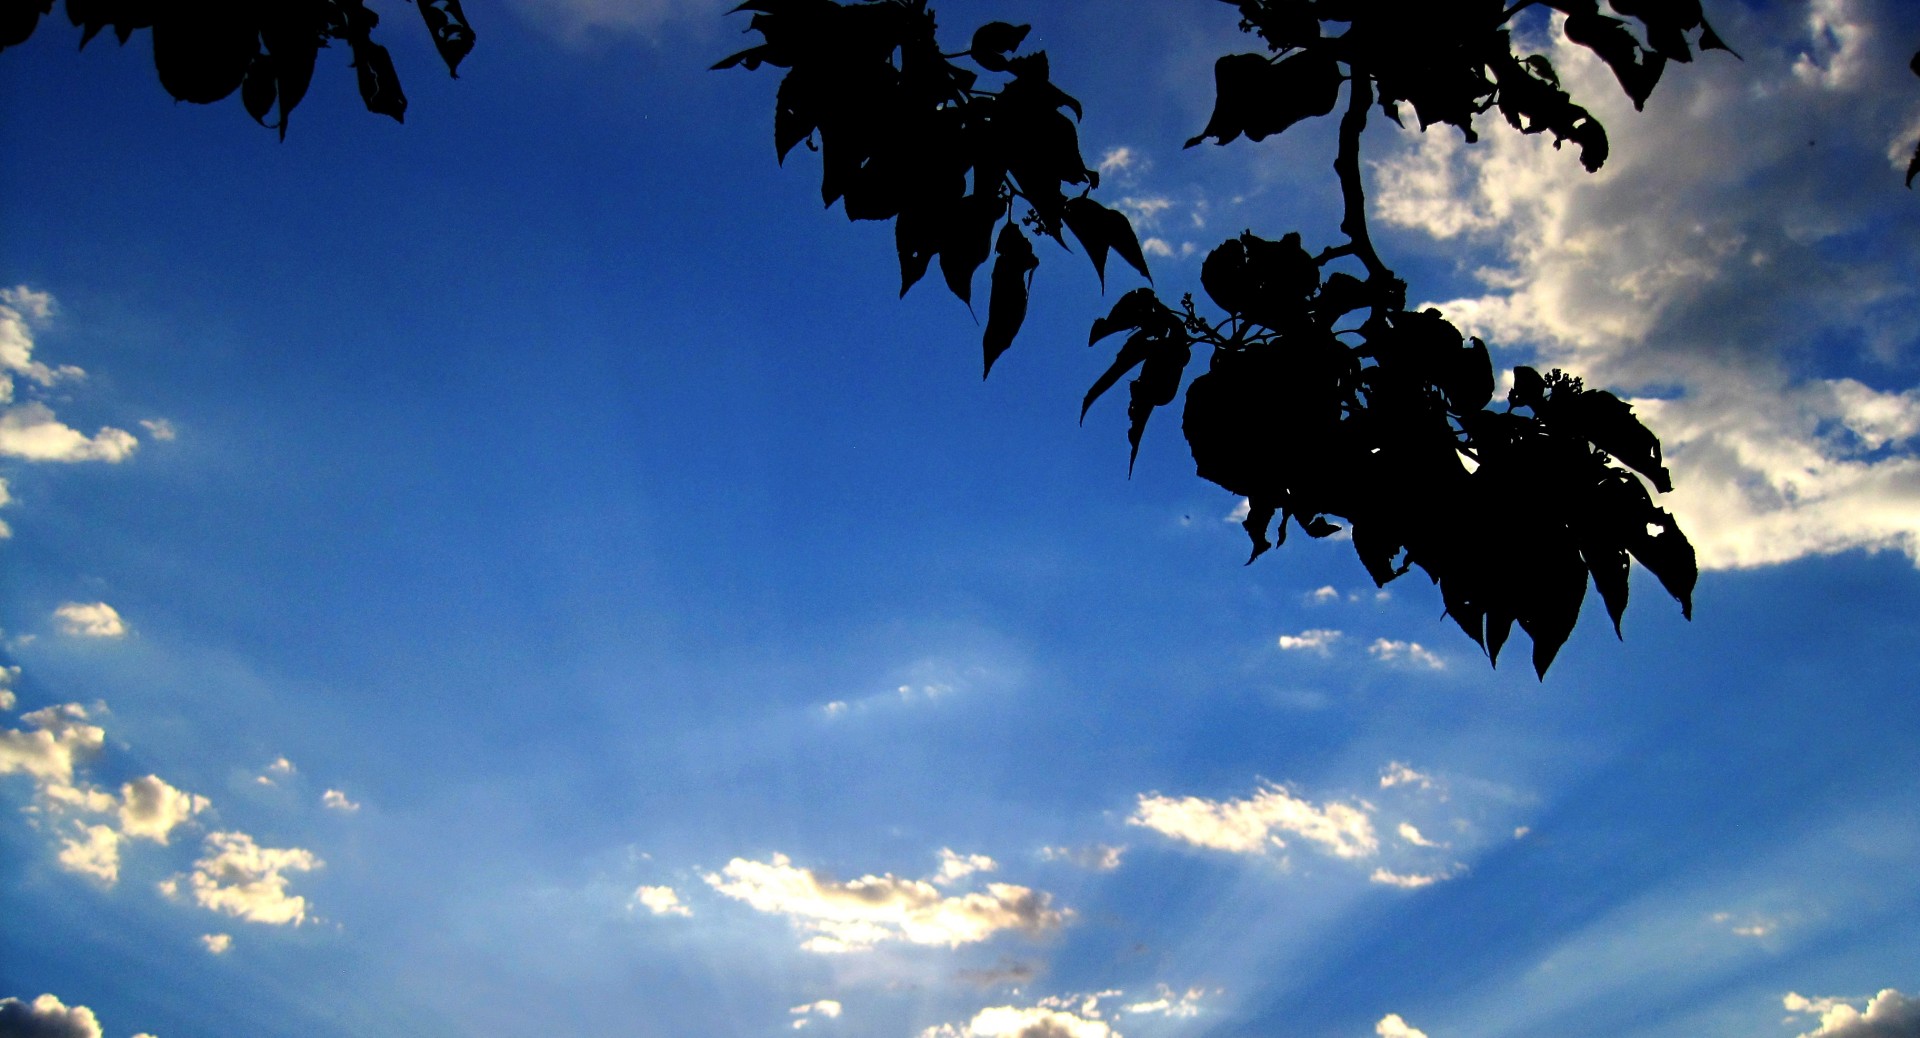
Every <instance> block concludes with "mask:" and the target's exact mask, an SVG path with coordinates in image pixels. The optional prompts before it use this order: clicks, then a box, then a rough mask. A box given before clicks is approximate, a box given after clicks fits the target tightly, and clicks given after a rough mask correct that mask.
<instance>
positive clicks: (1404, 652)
mask: <svg viewBox="0 0 1920 1038" xmlns="http://www.w3.org/2000/svg"><path fill="white" fill-rule="evenodd" d="M1367 652H1368V653H1369V654H1371V655H1372V656H1373V658H1374V659H1376V660H1379V661H1380V662H1382V663H1396V662H1404V663H1406V664H1408V665H1410V666H1417V667H1425V668H1427V669H1428V670H1445V669H1446V667H1447V661H1446V660H1443V659H1441V658H1440V657H1439V656H1436V655H1434V654H1433V652H1432V651H1430V650H1428V649H1427V648H1426V647H1425V646H1423V645H1421V644H1420V643H1419V642H1408V641H1394V640H1392V639H1389V638H1375V639H1374V640H1373V644H1372V645H1369V646H1367Z"/></svg>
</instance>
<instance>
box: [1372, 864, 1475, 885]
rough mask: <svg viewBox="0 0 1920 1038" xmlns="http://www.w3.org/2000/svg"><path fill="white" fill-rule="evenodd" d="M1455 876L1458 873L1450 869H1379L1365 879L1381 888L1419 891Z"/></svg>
mask: <svg viewBox="0 0 1920 1038" xmlns="http://www.w3.org/2000/svg"><path fill="white" fill-rule="evenodd" d="M1455 875H1458V873H1457V872H1455V871H1454V870H1452V869H1442V870H1440V871H1439V872H1395V871H1393V870H1392V869H1385V868H1380V869H1374V870H1373V872H1372V873H1371V874H1369V875H1368V876H1367V879H1368V881H1369V882H1373V883H1378V884H1380V885H1381V886H1387V887H1399V888H1400V889H1401V890H1419V889H1420V888H1421V887H1430V886H1433V885H1434V884H1435V883H1441V882H1445V881H1446V880H1450V879H1452V878H1453V877H1454V876H1455Z"/></svg>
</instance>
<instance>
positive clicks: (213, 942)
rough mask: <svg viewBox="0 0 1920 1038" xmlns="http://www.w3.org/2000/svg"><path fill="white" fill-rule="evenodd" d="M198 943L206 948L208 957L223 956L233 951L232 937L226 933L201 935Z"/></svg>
mask: <svg viewBox="0 0 1920 1038" xmlns="http://www.w3.org/2000/svg"><path fill="white" fill-rule="evenodd" d="M200 943H201V944H203V945H205V946H206V949H207V954H209V955H225V954H226V953H227V952H229V951H232V950H233V935H232V934H226V933H203V934H201V935H200Z"/></svg>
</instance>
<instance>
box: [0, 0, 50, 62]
mask: <svg viewBox="0 0 1920 1038" xmlns="http://www.w3.org/2000/svg"><path fill="white" fill-rule="evenodd" d="M52 11H53V0H8V2H7V3H4V4H0V50H5V49H6V48H8V47H12V46H14V45H15V44H19V43H24V42H26V39H27V37H29V36H32V35H33V30H34V28H35V27H36V26H38V25H39V24H40V16H41V15H43V14H49V13H51V12H52Z"/></svg>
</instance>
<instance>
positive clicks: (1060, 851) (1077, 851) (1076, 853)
mask: <svg viewBox="0 0 1920 1038" xmlns="http://www.w3.org/2000/svg"><path fill="white" fill-rule="evenodd" d="M1126 850H1127V849H1126V848H1125V847H1115V846H1111V845H1109V844H1104V843H1095V844H1089V845H1087V846H1085V847H1042V848H1040V860H1041V861H1065V862H1071V863H1072V864H1075V865H1078V866H1080V867H1081V868H1083V869H1092V870H1093V871H1095V872H1112V871H1113V870H1114V869H1117V868H1119V867H1120V858H1121V856H1122V855H1123V854H1125V853H1126Z"/></svg>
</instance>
